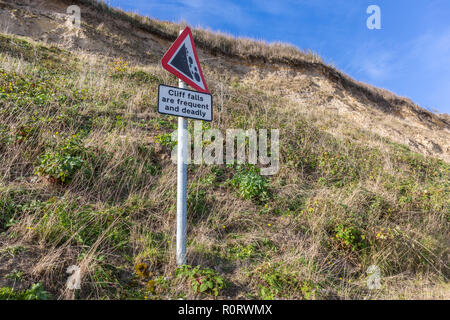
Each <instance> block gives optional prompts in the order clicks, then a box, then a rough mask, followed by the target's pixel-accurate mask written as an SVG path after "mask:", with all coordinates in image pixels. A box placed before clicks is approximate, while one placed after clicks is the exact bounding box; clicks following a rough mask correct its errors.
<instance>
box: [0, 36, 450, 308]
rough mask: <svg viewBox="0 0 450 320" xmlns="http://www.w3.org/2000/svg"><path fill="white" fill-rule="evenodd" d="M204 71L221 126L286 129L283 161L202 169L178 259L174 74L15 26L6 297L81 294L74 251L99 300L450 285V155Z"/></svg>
mask: <svg viewBox="0 0 450 320" xmlns="http://www.w3.org/2000/svg"><path fill="white" fill-rule="evenodd" d="M206 71H207V72H208V79H210V80H209V81H210V87H211V90H212V93H213V95H215V98H217V99H215V101H217V102H216V106H215V108H216V110H217V112H216V111H215V120H214V121H213V122H212V124H211V126H212V127H214V128H218V129H220V130H225V129H227V128H242V129H250V128H255V129H260V128H267V129H269V128H279V129H280V139H281V141H280V148H281V150H280V154H281V157H282V158H281V167H280V171H279V173H278V174H277V175H275V176H273V177H271V178H266V177H262V176H260V175H259V172H258V169H257V168H255V167H252V166H240V167H238V166H225V165H217V166H206V165H189V197H188V226H189V227H188V255H187V261H188V263H189V264H190V265H191V266H185V267H183V268H182V269H179V270H177V269H176V262H175V216H176V168H175V165H174V164H173V163H172V162H171V161H170V147H171V145H172V144H171V142H170V140H168V139H167V138H168V136H169V134H170V133H171V132H172V131H173V130H174V129H175V128H176V119H174V118H171V117H167V116H161V115H159V114H158V113H157V111H156V105H155V103H156V95H157V85H158V84H159V83H165V84H168V85H175V84H176V79H175V78H174V77H172V76H168V75H167V73H165V72H164V71H162V70H161V69H160V67H159V66H158V65H156V64H154V65H146V66H139V65H134V64H133V63H131V62H130V63H129V62H126V61H123V60H114V61H111V60H108V59H106V58H102V57H92V56H90V57H87V56H82V55H75V54H73V53H69V52H66V51H64V50H61V49H58V48H55V47H46V46H43V45H41V44H36V43H31V42H29V41H28V40H25V39H22V38H15V37H9V36H0V106H1V107H0V113H1V116H0V161H1V162H0V163H1V164H0V232H1V235H0V243H1V249H0V268H1V269H0V277H1V278H3V279H2V280H0V281H2V282H0V284H1V286H4V287H7V286H9V287H11V286H20V288H22V289H16V290H11V289H8V288H3V289H1V292H6V293H8V292H9V293H8V294H6V293H5V295H4V296H6V297H7V298H11V297H12V298H14V297H16V298H20V297H22V295H23V294H25V293H26V291H24V290H26V288H29V287H30V286H31V284H32V283H38V282H39V283H42V284H43V287H44V288H45V290H46V291H49V292H51V293H52V296H53V297H60V298H73V297H74V293H73V292H70V291H68V290H66V287H65V282H66V279H67V276H68V275H67V274H66V273H65V271H66V269H67V267H68V266H70V265H74V264H75V265H79V266H80V268H81V271H82V273H81V274H82V287H81V290H79V292H78V293H77V297H78V298H87V299H89V298H102V299H119V298H122V299H166V298H180V297H186V298H210V297H216V296H218V297H222V298H227V297H233V298H236V297H240V298H262V299H284V298H289V299H330V298H333V299H334V298H336V299H348V298H360V299H368V298H387V297H388V298H426V297H432V298H443V297H447V298H448V296H445V295H446V294H448V277H449V267H448V243H449V240H450V239H449V232H448V231H449V228H448V227H449V218H450V203H449V199H450V166H449V165H448V164H447V163H444V162H442V161H440V160H437V159H433V158H428V157H424V156H422V155H419V154H415V153H413V152H411V151H409V150H408V148H407V147H405V146H401V145H396V144H393V143H391V142H389V141H387V140H385V139H382V138H379V137H376V136H370V137H368V135H367V133H365V132H359V131H355V133H354V138H352V139H350V138H342V139H338V138H336V137H333V136H331V135H330V134H328V133H326V132H325V131H324V130H322V129H321V128H320V126H316V125H315V124H314V123H311V122H309V121H306V119H304V118H302V117H301V116H300V115H299V114H296V113H295V111H294V110H289V112H288V111H285V110H283V108H282V107H283V106H280V101H281V102H282V101H283V100H282V99H280V97H276V96H271V95H268V94H267V93H264V92H261V91H258V90H256V89H254V88H252V87H249V86H243V85H242V84H240V83H238V82H236V81H235V80H234V78H233V76H232V75H231V74H226V73H223V72H220V73H219V72H216V71H215V70H214V69H212V68H206ZM219 83H220V84H221V85H220V86H219ZM273 115H276V116H273ZM207 127H208V126H207V125H206V126H205V129H206V128H207ZM369 140H370V141H377V142H378V143H379V145H381V146H382V148H381V147H380V148H377V147H375V146H372V145H373V144H369V143H367V142H368V141H369ZM369 145H370V146H369ZM6 262H8V263H6ZM371 265H377V266H379V268H380V269H381V272H382V276H383V278H382V288H381V289H380V290H369V289H368V288H367V286H366V280H367V273H366V271H367V270H368V268H369V266H371ZM4 266H7V267H4ZM197 266H199V267H197ZM18 273H20V277H15V276H14V275H17V274H18ZM11 279H14V280H11ZM14 292H15V293H20V294H17V295H16V296H15V295H14V294H13V293H14ZM44 292H45V291H44ZM44 296H45V297H47V294H45V295H44Z"/></svg>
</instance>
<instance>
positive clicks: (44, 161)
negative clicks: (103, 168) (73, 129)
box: [35, 134, 86, 184]
mask: <svg viewBox="0 0 450 320" xmlns="http://www.w3.org/2000/svg"><path fill="white" fill-rule="evenodd" d="M85 153H86V149H85V148H84V146H83V144H82V141H81V137H80V135H79V134H77V135H73V136H72V137H70V138H69V139H67V140H66V141H65V142H64V143H63V144H62V145H60V146H58V147H56V148H55V149H54V150H51V151H48V152H46V153H44V154H43V155H41V156H40V157H39V158H38V163H39V165H38V166H37V168H36V170H35V174H36V175H38V176H45V177H47V178H48V179H49V180H50V181H52V182H60V183H63V184H67V183H69V182H70V181H71V180H72V179H73V177H74V175H75V173H76V172H77V171H78V170H79V169H80V168H81V167H82V166H83V164H84V160H83V156H84V155H85Z"/></svg>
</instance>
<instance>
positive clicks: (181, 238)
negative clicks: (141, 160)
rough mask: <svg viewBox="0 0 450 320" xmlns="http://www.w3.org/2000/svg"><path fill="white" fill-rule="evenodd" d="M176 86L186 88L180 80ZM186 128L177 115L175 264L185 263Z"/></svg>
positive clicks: (186, 122) (186, 125) (183, 119)
mask: <svg viewBox="0 0 450 320" xmlns="http://www.w3.org/2000/svg"><path fill="white" fill-rule="evenodd" d="M178 87H179V88H181V89H185V88H186V84H185V83H184V82H183V81H182V80H178ZM187 129H188V119H186V118H183V117H178V157H177V158H178V159H177V160H178V161H177V265H179V266H181V265H184V264H186V216H187V140H188V139H187V134H188V132H187Z"/></svg>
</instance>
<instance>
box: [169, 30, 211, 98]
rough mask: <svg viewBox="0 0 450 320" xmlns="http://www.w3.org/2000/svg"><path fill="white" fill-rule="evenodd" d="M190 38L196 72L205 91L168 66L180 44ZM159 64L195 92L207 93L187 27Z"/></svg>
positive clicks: (192, 39)
mask: <svg viewBox="0 0 450 320" xmlns="http://www.w3.org/2000/svg"><path fill="white" fill-rule="evenodd" d="M188 36H190V39H191V44H192V50H193V51H194V57H195V61H196V62H197V66H198V71H199V73H200V77H201V79H202V82H203V84H204V85H205V89H203V88H201V87H200V86H199V85H197V84H196V83H195V82H194V81H192V80H191V79H189V78H188V77H186V76H185V75H183V74H182V73H181V72H179V71H178V70H177V69H175V68H174V67H172V66H171V65H169V61H170V59H172V57H173V55H174V54H175V52H176V51H177V49H178V47H179V46H181V44H182V43H183V42H184V40H185V39H186V37H188ZM161 64H162V66H163V68H164V69H166V70H167V71H169V72H170V73H172V74H173V75H175V76H176V77H177V78H179V79H181V80H183V81H184V82H186V83H187V84H188V85H190V86H191V87H192V88H194V89H196V90H197V91H200V92H203V93H209V90H208V86H207V85H206V81H205V77H204V76H203V71H202V67H201V65H200V61H199V60H198V56H197V49H196V48H195V44H194V37H193V36H192V32H191V29H190V28H189V27H186V28H185V29H184V30H183V32H182V33H181V34H180V36H179V37H178V38H177V40H175V42H174V43H173V44H172V46H171V47H170V48H169V50H168V51H167V52H166V53H165V54H164V57H163V58H162V60H161Z"/></svg>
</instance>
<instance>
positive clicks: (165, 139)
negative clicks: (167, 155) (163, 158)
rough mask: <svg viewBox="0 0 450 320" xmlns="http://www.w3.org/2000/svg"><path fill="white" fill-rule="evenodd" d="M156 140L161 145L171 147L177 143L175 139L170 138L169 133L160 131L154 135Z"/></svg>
mask: <svg viewBox="0 0 450 320" xmlns="http://www.w3.org/2000/svg"><path fill="white" fill-rule="evenodd" d="M156 142H158V143H159V144H160V145H162V146H163V147H169V148H173V147H175V146H176V145H177V142H176V141H173V140H172V135H171V134H170V133H162V134H158V135H157V136H156Z"/></svg>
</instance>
